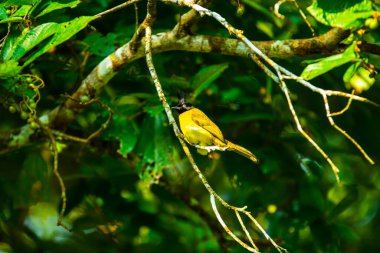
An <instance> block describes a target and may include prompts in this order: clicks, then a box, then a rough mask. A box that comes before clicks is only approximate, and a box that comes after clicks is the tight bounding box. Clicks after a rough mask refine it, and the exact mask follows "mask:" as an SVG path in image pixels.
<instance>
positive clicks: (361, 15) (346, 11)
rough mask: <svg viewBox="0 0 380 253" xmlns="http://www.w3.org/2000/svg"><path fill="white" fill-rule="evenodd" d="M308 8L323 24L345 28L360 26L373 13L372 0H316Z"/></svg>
mask: <svg viewBox="0 0 380 253" xmlns="http://www.w3.org/2000/svg"><path fill="white" fill-rule="evenodd" d="M307 10H308V11H309V12H310V14H311V15H313V16H314V18H315V19H317V20H318V21H319V22H321V23H322V24H325V25H328V26H333V27H341V28H344V29H355V28H358V27H359V26H361V25H362V24H363V22H364V20H365V19H367V18H369V17H372V15H373V9H372V1H370V0H359V1H358V0H345V1H330V0H315V1H313V3H312V5H310V6H309V7H308V8H307Z"/></svg>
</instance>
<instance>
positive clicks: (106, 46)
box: [83, 33, 117, 57]
mask: <svg viewBox="0 0 380 253" xmlns="http://www.w3.org/2000/svg"><path fill="white" fill-rule="evenodd" d="M116 36H117V35H116V34H114V33H109V34H107V36H105V37H104V36H102V35H101V34H100V33H93V34H90V35H89V36H88V37H87V38H85V39H84V40H83V42H85V43H87V44H88V45H90V48H89V51H90V52H91V53H93V54H94V55H98V56H101V57H105V56H107V55H109V54H111V53H112V52H113V51H115V41H116Z"/></svg>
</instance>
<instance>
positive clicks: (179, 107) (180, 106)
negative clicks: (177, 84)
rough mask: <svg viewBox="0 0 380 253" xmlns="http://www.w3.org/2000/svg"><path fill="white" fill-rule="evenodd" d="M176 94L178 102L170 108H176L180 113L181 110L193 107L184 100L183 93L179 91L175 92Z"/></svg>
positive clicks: (184, 110)
mask: <svg viewBox="0 0 380 253" xmlns="http://www.w3.org/2000/svg"><path fill="white" fill-rule="evenodd" d="M177 96H178V104H177V105H176V106H173V107H172V109H175V110H177V111H178V112H179V113H180V114H181V113H183V112H186V111H188V110H190V109H192V108H194V107H193V105H192V104H190V103H188V102H186V98H185V94H184V93H182V92H179V93H178V94H177Z"/></svg>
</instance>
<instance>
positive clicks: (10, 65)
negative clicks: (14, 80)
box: [0, 60, 21, 77]
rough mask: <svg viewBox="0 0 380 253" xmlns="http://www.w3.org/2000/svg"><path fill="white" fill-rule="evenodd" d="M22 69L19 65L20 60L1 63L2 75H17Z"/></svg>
mask: <svg viewBox="0 0 380 253" xmlns="http://www.w3.org/2000/svg"><path fill="white" fill-rule="evenodd" d="M20 71H21V67H20V66H18V62H17V61H15V60H11V61H6V62H4V63H0V77H4V76H5V77H11V76H16V75H17V74H18V73H20Z"/></svg>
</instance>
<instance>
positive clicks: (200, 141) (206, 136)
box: [172, 94, 259, 163]
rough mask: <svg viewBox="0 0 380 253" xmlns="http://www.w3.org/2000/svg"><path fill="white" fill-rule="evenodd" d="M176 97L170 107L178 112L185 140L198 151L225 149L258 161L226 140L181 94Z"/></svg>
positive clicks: (204, 152) (249, 153)
mask: <svg viewBox="0 0 380 253" xmlns="http://www.w3.org/2000/svg"><path fill="white" fill-rule="evenodd" d="M178 97H179V101H178V104H177V106H174V107H172V109H176V110H178V112H179V124H180V128H181V131H182V134H183V136H184V139H185V141H186V142H188V143H189V144H190V145H192V146H194V147H196V148H197V149H198V152H199V153H201V154H203V155H205V154H207V153H209V152H210V151H214V150H220V151H226V150H227V151H234V152H236V153H238V154H239V155H242V156H245V157H247V158H248V159H250V160H252V161H253V162H255V163H257V162H258V161H259V160H258V159H257V158H256V156H255V155H254V154H252V152H250V151H249V150H247V149H245V148H243V147H241V146H239V145H236V144H234V143H232V142H230V141H228V140H226V139H225V138H224V136H223V133H222V132H221V131H220V129H219V127H218V126H217V125H216V124H215V123H214V122H212V121H211V119H209V118H208V117H207V116H206V114H204V113H203V112H202V111H201V110H199V109H197V108H195V107H193V106H192V104H190V103H188V102H186V100H185V97H184V96H183V95H181V94H180V95H179V96H178Z"/></svg>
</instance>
